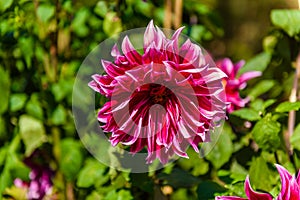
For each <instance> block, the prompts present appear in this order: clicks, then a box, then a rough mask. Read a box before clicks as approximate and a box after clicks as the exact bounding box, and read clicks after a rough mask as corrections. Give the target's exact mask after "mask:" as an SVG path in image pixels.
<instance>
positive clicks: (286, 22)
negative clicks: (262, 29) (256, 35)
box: [271, 9, 300, 37]
mask: <svg viewBox="0 0 300 200" xmlns="http://www.w3.org/2000/svg"><path fill="white" fill-rule="evenodd" d="M271 21H272V23H273V24H274V25H275V26H278V27H279V28H281V29H283V30H284V31H285V32H286V33H287V34H288V35H289V36H291V37H293V36H295V35H297V34H299V33H300V11H299V10H291V9H289V10H273V11H272V12H271Z"/></svg>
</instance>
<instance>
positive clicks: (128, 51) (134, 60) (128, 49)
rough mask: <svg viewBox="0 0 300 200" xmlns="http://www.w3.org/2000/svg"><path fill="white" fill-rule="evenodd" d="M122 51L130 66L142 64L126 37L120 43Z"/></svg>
mask: <svg viewBox="0 0 300 200" xmlns="http://www.w3.org/2000/svg"><path fill="white" fill-rule="evenodd" d="M122 51H123V53H124V55H125V56H126V58H127V59H128V61H129V62H130V63H131V64H132V65H134V66H135V65H140V64H142V56H141V55H140V54H139V53H138V52H137V51H136V50H135V49H134V47H133V46H132V44H131V42H130V40H129V38H128V36H125V38H124V40H123V42H122Z"/></svg>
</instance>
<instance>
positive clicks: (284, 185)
mask: <svg viewBox="0 0 300 200" xmlns="http://www.w3.org/2000/svg"><path fill="white" fill-rule="evenodd" d="M276 168H277V171H278V172H279V175H280V180H281V190H280V193H279V195H278V196H277V198H275V199H276V200H299V199H300V171H299V173H298V176H297V178H296V177H295V176H292V175H291V174H290V173H289V172H288V171H287V170H286V169H285V168H284V167H282V166H281V165H276ZM245 192H246V195H247V197H248V200H272V199H273V197H272V196H271V195H270V194H268V193H258V192H255V191H254V190H253V189H252V188H251V185H250V182H249V177H247V178H246V181H245ZM216 200H247V199H245V198H241V197H230V196H228V197H227V196H220V197H216Z"/></svg>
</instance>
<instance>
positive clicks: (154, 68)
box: [89, 21, 226, 163]
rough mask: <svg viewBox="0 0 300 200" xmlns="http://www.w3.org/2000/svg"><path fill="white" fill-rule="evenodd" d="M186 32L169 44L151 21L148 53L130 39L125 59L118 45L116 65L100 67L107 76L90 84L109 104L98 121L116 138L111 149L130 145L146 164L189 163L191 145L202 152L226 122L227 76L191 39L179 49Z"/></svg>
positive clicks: (146, 41)
mask: <svg viewBox="0 0 300 200" xmlns="http://www.w3.org/2000/svg"><path fill="white" fill-rule="evenodd" d="M182 29H183V28H180V29H178V30H177V31H176V32H175V33H174V35H173V36H172V38H171V39H168V38H166V36H165V35H164V33H163V32H162V31H161V30H160V29H159V28H158V27H155V26H154V25H153V22H152V21H151V22H150V23H149V25H148V26H147V28H146V31H145V34H144V44H143V45H144V46H143V53H142V54H140V53H138V51H137V50H136V49H135V48H134V47H133V45H132V44H131V42H130V40H129V38H128V37H127V36H126V37H125V38H124V40H123V42H122V53H121V52H120V51H119V50H118V48H117V46H116V45H115V46H114V47H113V49H112V51H111V55H112V56H113V58H114V61H113V62H109V61H106V60H102V61H101V62H102V66H103V67H104V70H105V72H106V74H105V75H99V74H95V75H93V76H92V78H93V81H91V82H90V83H89V86H90V87H91V88H92V89H94V90H95V91H96V92H99V93H100V94H102V95H105V96H106V97H107V98H108V102H106V103H105V104H104V106H103V107H102V108H101V109H100V111H99V113H98V120H99V122H100V123H101V124H102V129H103V130H104V132H111V136H110V142H111V144H112V145H113V146H116V145H117V144H118V143H121V144H123V145H128V146H130V152H132V153H133V154H134V153H137V152H139V151H141V150H142V149H143V148H144V147H146V148H147V151H148V156H147V158H146V160H147V163H151V162H152V161H153V160H154V159H156V158H158V159H159V160H160V161H161V162H162V163H166V162H167V161H168V160H169V158H170V157H171V156H173V155H174V154H177V155H179V156H181V157H188V156H187V154H186V152H185V150H186V148H187V147H188V146H189V145H191V146H192V147H193V148H194V149H195V151H199V150H198V144H199V142H204V141H209V131H210V130H211V129H212V128H213V127H214V126H215V125H216V123H215V122H216V121H217V120H220V119H222V118H224V117H225V116H224V115H225V112H224V110H225V109H226V106H225V104H224V102H225V94H224V92H223V86H222V83H221V81H222V78H224V77H225V76H226V75H225V74H224V73H223V72H222V71H221V70H219V69H218V68H217V67H215V66H214V65H213V64H212V62H211V60H209V59H208V58H207V57H206V56H204V54H203V52H202V50H201V48H200V47H199V46H197V45H196V44H193V43H192V42H191V41H190V40H189V39H187V40H186V41H185V42H184V43H183V44H182V46H181V47H179V41H178V40H179V36H180V34H181V31H182Z"/></svg>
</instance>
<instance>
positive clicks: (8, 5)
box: [0, 0, 14, 12]
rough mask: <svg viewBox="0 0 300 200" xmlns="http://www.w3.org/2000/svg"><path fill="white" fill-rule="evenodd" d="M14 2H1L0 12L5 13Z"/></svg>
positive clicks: (2, 0) (4, 0) (11, 0)
mask: <svg viewBox="0 0 300 200" xmlns="http://www.w3.org/2000/svg"><path fill="white" fill-rule="evenodd" d="M13 2H14V0H1V1H0V11H2V12H4V11H5V10H6V9H8V8H9V7H10V6H11V5H12V3H13Z"/></svg>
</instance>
